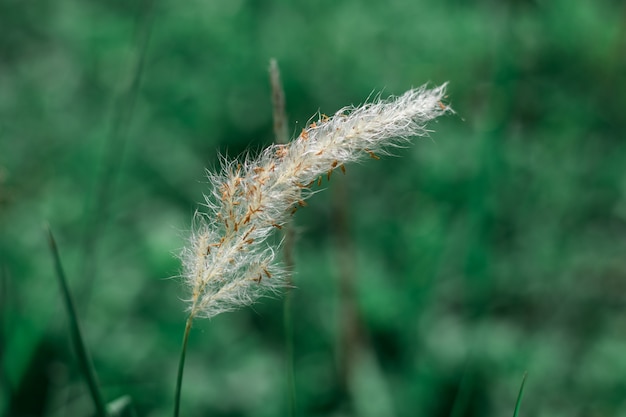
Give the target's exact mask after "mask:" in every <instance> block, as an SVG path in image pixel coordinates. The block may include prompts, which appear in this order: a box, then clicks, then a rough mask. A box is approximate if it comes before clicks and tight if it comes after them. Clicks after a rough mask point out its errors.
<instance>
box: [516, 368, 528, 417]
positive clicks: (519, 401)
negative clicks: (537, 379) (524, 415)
mask: <svg viewBox="0 0 626 417" xmlns="http://www.w3.org/2000/svg"><path fill="white" fill-rule="evenodd" d="M527 375H528V372H524V376H523V377H522V385H521V386H520V387H519V393H518V394H517V401H516V402H515V410H514V411H513V417H517V416H518V414H519V408H520V406H521V405H522V397H523V396H524V384H526V376H527Z"/></svg>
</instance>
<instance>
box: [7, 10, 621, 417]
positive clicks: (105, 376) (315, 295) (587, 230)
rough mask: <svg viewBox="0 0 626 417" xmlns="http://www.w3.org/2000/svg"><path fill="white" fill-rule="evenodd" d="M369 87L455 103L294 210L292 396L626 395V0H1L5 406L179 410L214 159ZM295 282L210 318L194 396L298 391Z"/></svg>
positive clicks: (492, 401) (191, 367)
mask: <svg viewBox="0 0 626 417" xmlns="http://www.w3.org/2000/svg"><path fill="white" fill-rule="evenodd" d="M272 57H274V58H276V59H277V60H278V63H279V65H280V68H281V72H282V77H283V82H284V88H285V94H286V100H287V114H288V117H289V121H290V125H289V126H290V128H289V131H290V132H297V131H299V130H300V129H301V127H302V126H303V125H304V124H305V123H306V121H307V120H308V119H309V117H310V116H312V115H313V114H314V113H316V112H317V111H318V110H319V111H321V112H322V113H326V114H332V113H334V112H335V111H336V110H338V109H339V108H340V107H342V106H344V105H348V104H358V103H362V102H364V101H365V100H366V99H367V97H368V96H370V95H371V94H372V93H374V94H376V93H378V92H382V95H383V96H386V95H391V94H401V93H402V92H404V91H405V90H407V89H408V88H411V87H412V86H419V85H421V84H423V83H425V82H430V83H431V85H437V84H440V83H443V82H445V81H450V85H449V98H448V100H449V103H450V104H451V105H452V107H453V108H454V109H455V110H456V115H453V116H447V117H444V118H441V119H439V120H438V121H436V122H435V123H433V124H432V125H431V126H430V127H431V128H432V129H433V130H434V131H435V132H434V133H432V134H431V137H430V138H426V139H417V140H415V141H414V144H413V145H412V146H410V147H407V148H406V149H400V150H397V151H396V155H397V157H391V158H383V159H382V160H380V161H374V160H371V161H366V163H363V164H361V165H358V166H348V167H347V171H348V172H347V175H346V176H341V175H334V176H333V178H332V180H331V181H330V183H328V184H325V185H324V188H327V190H326V191H324V192H322V193H319V194H317V195H316V196H315V197H314V198H312V199H311V200H310V205H309V206H308V207H307V208H306V209H303V210H300V211H299V212H298V213H297V215H296V216H295V227H296V231H297V236H298V239H297V243H296V246H295V268H296V271H297V272H296V274H295V276H294V285H295V286H296V289H295V290H293V291H292V293H291V297H292V298H291V300H292V302H293V306H292V307H293V308H292V310H291V311H292V313H291V319H292V321H293V352H294V353H293V369H294V374H295V384H294V386H293V388H294V389H295V394H296V403H295V413H294V415H297V416H363V417H369V416H372V417H374V416H376V417H383V416H384V417H409V416H428V417H448V416H452V417H460V416H502V415H511V414H512V413H513V409H514V406H515V400H516V397H517V394H518V390H519V387H520V383H521V380H522V376H523V374H524V372H525V371H528V379H527V383H526V390H525V392H524V400H523V402H522V408H521V413H522V415H527V416H553V417H554V416H598V417H600V416H626V312H625V308H626V144H625V143H624V140H625V137H624V133H625V132H626V116H624V109H625V108H626V58H625V57H626V8H625V7H624V3H623V2H621V1H617V0H615V1H609V0H597V1H591V0H589V1H585V0H581V1H576V2H573V1H568V0H535V1H531V0H509V1H503V0H499V1H496V0H482V1H473V2H465V1H458V0H419V1H415V0H413V1H408V0H385V1H374V0H367V1H361V0H359V1H357V0H345V1H341V2H336V1H329V0H320V1H316V2H296V1H288V0H270V1H259V0H229V1H214V0H191V1H186V2H182V3H181V2H175V1H171V0H154V1H152V0H143V1H139V0H137V1H120V0H113V1H91V2H82V1H78V0H56V1H52V0H43V1H37V2H32V1H30V2H29V1H20V0H1V1H0V225H1V226H0V227H1V234H0V278H1V279H0V283H1V285H0V352H1V361H2V367H1V373H0V414H1V415H6V416H51V417H52V416H65V415H73V416H89V415H92V413H93V405H92V403H91V401H90V398H89V395H88V392H87V390H86V386H85V382H84V378H83V377H82V376H81V374H80V372H79V370H78V367H77V362H76V359H75V354H74V352H73V349H72V346H71V343H70V341H69V335H68V321H67V316H66V314H65V311H64V310H63V303H62V299H61V296H60V291H59V288H58V283H57V281H56V278H55V275H54V270H53V264H52V258H51V255H50V251H49V249H48V246H47V244H46V239H45V233H44V224H49V225H50V226H51V228H52V230H53V231H54V233H55V235H56V237H57V240H58V244H59V248H60V253H61V257H62V259H63V263H64V266H65V269H66V273H67V275H68V277H69V281H70V285H71V287H72V291H73V293H74V295H75V298H76V300H75V301H76V304H77V307H78V310H79V312H80V313H79V315H80V318H81V320H82V325H83V329H84V333H85V337H86V341H87V344H88V346H89V348H90V350H91V354H92V356H93V361H94V366H95V369H96V371H97V373H98V377H99V380H100V382H101V386H102V390H103V392H104V396H105V397H106V399H107V400H108V401H112V400H114V399H116V398H118V397H120V396H123V395H130V396H131V397H132V399H133V403H134V407H135V410H136V413H137V414H136V415H138V416H167V415H170V413H171V410H172V404H173V391H174V382H175V375H176V366H177V361H178V353H179V349H180V340H181V337H182V332H183V328H184V321H185V312H184V309H185V304H184V302H183V301H182V299H183V298H184V297H185V296H186V295H187V294H186V291H185V289H184V288H183V287H182V285H181V283H180V281H179V280H178V279H176V278H175V277H176V275H177V274H178V273H179V270H180V266H179V261H178V260H177V259H176V254H177V253H178V252H179V251H180V249H181V248H182V247H183V245H184V244H185V239H186V236H187V231H188V230H189V227H190V224H191V218H192V214H193V212H194V211H195V210H196V208H197V207H198V203H199V202H201V201H202V199H203V197H202V195H203V193H206V192H207V190H208V188H207V187H208V184H207V181H206V179H205V176H204V169H205V167H209V168H212V167H213V168H214V167H216V166H218V155H219V154H227V155H229V156H236V155H238V154H240V153H241V152H244V151H246V150H253V151H254V150H258V149H260V148H261V147H263V146H265V145H267V144H269V143H271V142H272V141H273V140H274V134H273V131H272V105H271V98H270V92H271V90H270V85H269V81H268V72H267V69H268V63H269V60H270V58H272ZM283 302H284V299H282V298H277V299H264V300H262V301H261V302H260V303H258V304H257V305H255V306H254V307H253V308H246V309H243V310H241V311H238V312H235V313H229V314H223V315H221V316H218V317H216V318H214V319H212V320H198V321H196V323H195V326H194V329H193V332H192V334H191V338H190V343H189V350H188V356H187V366H186V374H185V382H184V386H183V399H182V415H187V416H201V415H209V416H233V417H235V416H241V417H243V416H260V417H261V416H268V417H269V416H279V415H283V416H288V415H291V414H292V413H291V412H290V411H289V408H290V407H289V400H288V399H289V392H290V387H289V384H288V378H287V363H288V360H287V356H288V355H287V351H288V350H287V348H286V346H287V344H286V331H285V328H284V325H283V321H284V309H283Z"/></svg>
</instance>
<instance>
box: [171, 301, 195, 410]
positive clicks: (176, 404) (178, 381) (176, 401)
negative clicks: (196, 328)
mask: <svg viewBox="0 0 626 417" xmlns="http://www.w3.org/2000/svg"><path fill="white" fill-rule="evenodd" d="M192 322H193V313H192V314H189V317H187V324H185V334H184V335H183V345H182V347H181V349H180V360H179V362H178V375H177V377H176V393H175V395H174V417H178V415H179V413H180V391H181V388H182V385H183V371H184V369H185V355H186V354H187V340H188V339H189V333H190V331H191V323H192Z"/></svg>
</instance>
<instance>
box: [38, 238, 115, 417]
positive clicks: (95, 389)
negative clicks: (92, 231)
mask: <svg viewBox="0 0 626 417" xmlns="http://www.w3.org/2000/svg"><path fill="white" fill-rule="evenodd" d="M47 230H48V243H49V245H50V251H51V252H52V257H53V258H54V267H55V271H56V275H57V278H58V279H59V284H60V286H61V292H62V295H63V301H64V304H65V308H66V310H67V314H68V317H69V322H70V323H69V324H70V336H71V338H72V344H73V345H74V349H75V350H76V356H78V364H79V366H80V368H81V370H82V372H83V374H84V376H85V379H86V380H87V385H88V387H89V392H90V394H91V398H92V400H93V402H94V405H95V407H96V415H97V416H98V417H106V416H107V408H106V403H105V402H104V399H103V397H102V394H101V392H100V387H99V385H98V380H97V377H96V372H95V370H94V368H93V364H92V362H91V357H90V356H89V351H88V350H87V347H86V346H85V342H84V340H83V336H82V332H81V330H80V325H79V323H78V315H77V314H76V307H75V306H74V300H73V299H72V295H71V293H70V289H69V286H68V285H67V279H66V278H65V272H64V271H63V265H62V264H61V257H60V256H59V250H58V247H57V244H56V241H55V240H54V236H53V235H52V230H50V228H49V227H48V228H47Z"/></svg>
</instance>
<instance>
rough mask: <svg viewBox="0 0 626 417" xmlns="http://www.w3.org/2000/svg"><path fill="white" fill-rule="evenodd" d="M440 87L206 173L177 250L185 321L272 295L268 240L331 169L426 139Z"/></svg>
mask: <svg viewBox="0 0 626 417" xmlns="http://www.w3.org/2000/svg"><path fill="white" fill-rule="evenodd" d="M445 87H446V85H445V84H444V85H442V86H439V87H436V88H433V89H428V88H426V87H425V86H422V87H420V88H417V89H412V90H409V91H407V92H406V93H404V94H403V95H401V96H399V97H392V98H390V99H388V100H384V101H382V100H378V101H375V102H372V103H368V104H365V105H363V106H360V107H345V108H343V109H341V110H339V111H338V112H337V113H335V115H334V116H332V117H326V116H323V115H321V116H320V117H319V119H318V120H317V121H315V122H313V123H311V125H309V126H308V127H307V128H306V129H303V130H302V132H301V133H300V135H299V136H298V137H297V138H295V139H294V140H293V141H292V142H290V143H288V144H285V145H281V144H277V145H272V146H270V147H268V148H266V149H265V150H263V151H262V152H261V154H260V155H259V156H258V157H256V158H251V157H248V158H245V159H243V160H234V161H227V160H223V161H222V169H221V171H220V172H209V173H208V177H209V181H210V183H211V194H209V195H208V196H206V207H207V212H206V213H202V214H200V213H197V214H196V216H195V220H194V226H193V232H192V234H191V238H190V240H189V245H188V247H187V248H185V249H184V250H183V253H182V255H181V258H182V260H183V277H184V279H185V281H186V284H187V286H188V287H189V288H190V291H191V295H190V298H189V311H190V315H191V316H192V317H195V316H203V317H213V316H215V315H217V314H219V313H222V312H226V311H231V310H234V309H236V308H239V307H241V306H243V305H248V304H251V303H253V302H254V301H255V300H256V299H257V298H258V297H259V296H261V295H263V294H266V293H272V292H276V291H279V290H280V289H281V288H282V287H283V285H284V278H285V275H286V273H287V272H286V271H284V270H283V269H282V268H281V266H280V264H279V263H278V262H276V261H275V252H274V249H275V248H272V246H271V245H270V244H269V243H268V238H269V237H270V236H271V235H272V234H273V233H274V232H275V231H276V230H277V229H280V228H282V226H283V225H284V224H285V223H287V222H288V220H289V219H290V217H291V215H292V214H293V212H295V210H296V209H297V208H298V207H300V206H304V205H305V204H306V203H305V201H304V200H306V198H308V197H309V196H310V195H311V194H312V192H311V188H310V187H311V185H312V184H313V183H314V182H315V181H316V180H317V179H318V178H319V177H320V176H323V175H324V176H328V177H330V174H331V173H332V172H333V171H334V170H335V169H337V168H341V169H343V165H344V164H346V163H348V162H352V161H356V160H360V159H363V158H369V157H372V158H376V159H377V158H378V157H377V156H376V154H377V153H385V149H388V148H389V147H391V146H397V145H400V144H402V143H405V142H407V141H408V139H410V138H411V137H414V136H425V135H427V134H428V130H427V129H426V122H428V121H429V120H432V119H434V118H436V117H438V116H440V115H442V114H444V113H447V112H452V110H451V109H450V108H449V107H448V106H446V105H444V104H443V103H442V99H443V97H444V95H445Z"/></svg>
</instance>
